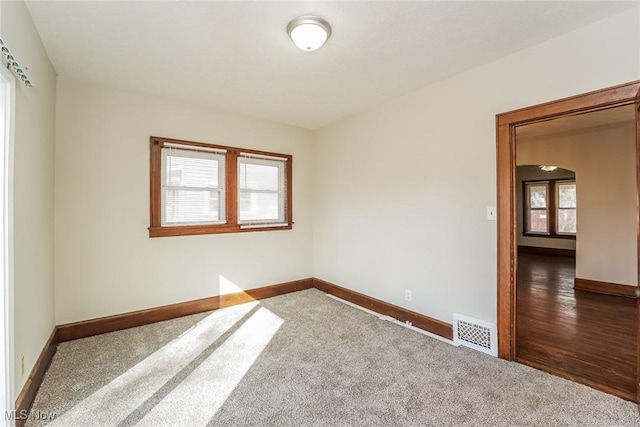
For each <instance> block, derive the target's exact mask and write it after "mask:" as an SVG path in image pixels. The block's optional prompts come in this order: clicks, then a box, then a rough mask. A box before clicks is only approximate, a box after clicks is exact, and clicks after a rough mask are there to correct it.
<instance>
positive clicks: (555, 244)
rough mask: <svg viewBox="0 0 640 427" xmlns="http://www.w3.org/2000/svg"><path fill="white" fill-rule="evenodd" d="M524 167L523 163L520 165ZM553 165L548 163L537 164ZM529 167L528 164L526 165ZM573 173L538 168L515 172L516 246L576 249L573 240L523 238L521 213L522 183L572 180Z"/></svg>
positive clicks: (518, 169)
mask: <svg viewBox="0 0 640 427" xmlns="http://www.w3.org/2000/svg"><path fill="white" fill-rule="evenodd" d="M522 164H523V165H525V163H522ZM539 164H541V165H543V164H553V163H550V162H547V163H544V162H543V163H539ZM526 165H529V163H526ZM574 178H575V173H574V172H571V171H568V170H565V169H556V170H554V171H553V172H544V171H542V170H540V169H538V168H536V169H534V170H529V169H526V168H525V169H523V168H521V167H518V168H517V170H516V221H517V223H516V239H517V241H518V246H533V247H538V248H556V249H571V250H575V249H576V241H575V240H574V239H554V238H551V237H531V236H523V234H522V231H523V227H524V218H523V213H522V200H523V199H522V182H523V181H536V180H543V179H574Z"/></svg>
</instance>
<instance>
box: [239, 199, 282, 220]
mask: <svg viewBox="0 0 640 427" xmlns="http://www.w3.org/2000/svg"><path fill="white" fill-rule="evenodd" d="M279 199H280V197H279V195H278V193H243V194H241V195H240V206H239V208H240V221H283V219H281V218H280V201H279Z"/></svg>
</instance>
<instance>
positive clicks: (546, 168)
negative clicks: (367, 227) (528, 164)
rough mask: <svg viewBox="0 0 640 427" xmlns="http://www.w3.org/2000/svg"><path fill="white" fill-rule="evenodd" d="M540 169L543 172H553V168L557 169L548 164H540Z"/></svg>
mask: <svg viewBox="0 0 640 427" xmlns="http://www.w3.org/2000/svg"><path fill="white" fill-rule="evenodd" d="M540 169H542V170H543V171H545V172H553V171H554V170H556V169H558V167H557V166H549V165H541V166H540Z"/></svg>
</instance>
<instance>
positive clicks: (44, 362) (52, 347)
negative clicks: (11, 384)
mask: <svg viewBox="0 0 640 427" xmlns="http://www.w3.org/2000/svg"><path fill="white" fill-rule="evenodd" d="M58 343H59V340H58V329H57V327H55V326H54V328H53V331H52V332H51V335H50V336H49V339H48V340H47V342H46V343H45V345H44V347H43V349H42V352H40V356H39V357H38V360H36V363H35V365H33V369H32V370H31V373H30V374H29V378H27V382H26V383H25V384H24V386H23V387H22V391H21V392H20V394H19V395H18V398H17V399H16V427H22V426H23V425H24V423H25V422H26V420H27V418H26V415H27V414H29V410H30V409H31V404H32V403H33V399H34V398H35V397H36V393H37V392H38V388H40V384H42V379H43V378H44V374H45V372H47V368H48V367H49V364H50V363H51V360H52V359H53V355H54V354H55V353H56V349H57V348H58Z"/></svg>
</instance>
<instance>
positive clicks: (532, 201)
mask: <svg viewBox="0 0 640 427" xmlns="http://www.w3.org/2000/svg"><path fill="white" fill-rule="evenodd" d="M528 188H529V207H530V208H546V207H547V185H546V184H544V185H531V184H530V185H529V186H528Z"/></svg>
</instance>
